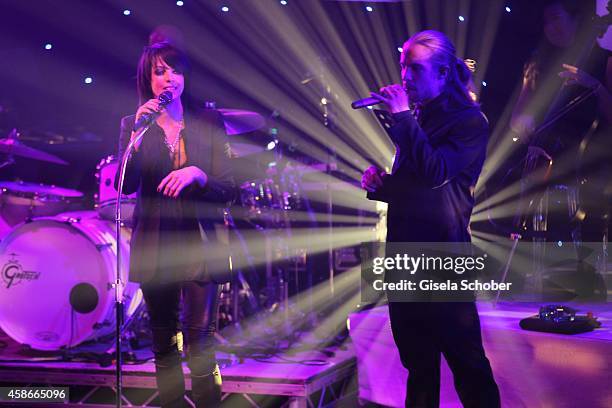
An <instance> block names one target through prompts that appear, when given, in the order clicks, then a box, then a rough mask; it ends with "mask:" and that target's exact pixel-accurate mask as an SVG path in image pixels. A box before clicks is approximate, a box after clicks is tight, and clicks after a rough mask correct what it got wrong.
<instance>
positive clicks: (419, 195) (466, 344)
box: [368, 93, 500, 408]
mask: <svg viewBox="0 0 612 408" xmlns="http://www.w3.org/2000/svg"><path fill="white" fill-rule="evenodd" d="M393 119H394V121H395V123H394V124H393V125H392V126H391V127H390V128H388V129H387V130H388V133H389V136H390V137H391V140H392V141H393V143H394V144H395V147H396V149H397V152H396V157H395V162H394V164H393V170H392V171H391V174H390V175H388V176H385V177H384V178H383V186H382V187H381V188H379V189H378V190H377V191H376V192H375V193H368V198H370V199H373V200H379V201H385V202H387V203H388V204H389V207H388V214H387V241H388V242H469V241H470V232H469V220H470V216H471V213H472V208H473V206H474V197H473V192H474V187H475V185H476V181H477V180H478V176H479V174H480V171H481V169H482V165H483V163H484V159H485V154H486V147H487V139H488V135H489V129H488V124H487V121H486V118H485V117H484V116H483V114H482V113H481V111H480V109H479V108H478V106H475V105H471V104H468V103H467V102H464V103H462V102H460V101H457V100H455V98H453V97H451V95H449V94H448V93H443V94H441V95H440V96H438V97H437V98H435V99H434V100H432V101H430V102H429V103H428V104H427V105H426V106H424V107H423V108H422V109H421V110H420V114H419V115H418V119H415V118H414V117H413V115H412V113H411V112H402V113H399V114H395V115H394V117H393ZM389 315H390V320H391V329H392V332H393V337H394V339H395V343H396V344H397V347H398V349H399V353H400V357H401V360H402V364H403V365H404V367H406V368H407V369H408V371H409V376H408V384H407V395H406V406H408V407H411V408H412V407H428V408H429V407H438V406H439V402H440V396H439V394H440V353H443V354H444V356H445V358H446V360H447V362H448V364H449V366H450V368H451V370H452V371H453V375H454V378H455V388H456V389H457V393H458V394H459V397H460V399H461V401H462V403H463V405H464V406H466V407H483V408H484V407H486V408H494V407H499V406H500V397H499V391H498V389H497V384H496V383H495V380H494V378H493V373H492V371H491V366H490V364H489V361H488V359H487V358H486V356H485V353H484V349H483V347H482V339H481V335H480V321H479V319H478V313H477V310H476V306H475V304H474V303H473V302H467V303H402V302H390V304H389Z"/></svg>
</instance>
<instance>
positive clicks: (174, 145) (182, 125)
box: [164, 119, 185, 155]
mask: <svg viewBox="0 0 612 408" xmlns="http://www.w3.org/2000/svg"><path fill="white" fill-rule="evenodd" d="M184 128H185V123H184V122H183V119H181V121H180V122H179V130H178V132H176V137H175V138H174V141H173V142H172V143H169V142H168V139H167V138H166V137H164V144H165V145H166V147H167V148H168V150H170V153H172V154H173V155H174V152H175V151H176V148H177V146H178V143H179V140H181V131H182V130H183V129H184Z"/></svg>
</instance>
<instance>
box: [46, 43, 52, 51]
mask: <svg viewBox="0 0 612 408" xmlns="http://www.w3.org/2000/svg"><path fill="white" fill-rule="evenodd" d="M51 48H53V45H52V44H51V43H47V44H45V50H50V49H51Z"/></svg>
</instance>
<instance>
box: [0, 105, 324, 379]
mask: <svg viewBox="0 0 612 408" xmlns="http://www.w3.org/2000/svg"><path fill="white" fill-rule="evenodd" d="M211 107H212V108H214V106H211ZM219 111H220V112H221V114H222V115H223V118H224V123H225V127H226V133H227V134H228V136H230V144H231V146H232V153H233V155H234V157H244V156H246V155H251V154H258V153H263V152H266V151H268V150H269V149H268V148H266V147H260V146H258V145H257V144H256V143H253V144H250V145H249V147H248V148H247V147H245V146H246V145H247V144H245V143H242V144H241V143H232V136H234V135H244V134H247V133H251V132H255V131H258V130H260V129H261V128H263V127H264V126H265V125H266V121H265V119H263V117H261V115H259V114H257V113H254V112H249V111H240V110H236V109H219ZM144 131H146V129H144ZM144 131H143V132H141V133H142V134H144ZM272 133H273V137H274V143H275V149H274V152H272V153H273V154H274V159H275V162H276V163H282V162H283V157H282V151H281V147H280V146H281V144H280V143H279V141H278V139H277V136H278V135H277V133H275V132H272ZM235 146H238V148H237V149H234V147H235ZM15 157H21V158H28V159H33V160H38V161H42V162H47V163H54V164H59V165H68V163H67V162H66V161H64V160H63V159H61V158H59V157H57V156H54V155H52V154H49V153H46V152H43V151H41V150H38V149H35V148H32V147H29V146H27V145H25V144H24V143H22V142H21V141H20V140H19V133H18V132H17V131H16V130H13V131H12V132H11V133H10V134H9V135H8V137H7V138H5V139H0V159H4V160H2V162H1V163H0V167H5V166H9V165H11V164H13V163H15ZM122 166H125V162H123V163H119V161H118V160H117V158H116V157H115V156H112V155H111V156H107V157H105V158H103V159H101V160H100V161H99V163H98V164H97V166H96V172H95V177H96V180H97V185H98V192H97V194H96V195H95V196H94V210H95V211H82V208H83V205H82V198H83V193H81V192H79V191H76V190H70V189H66V188H61V187H57V186H48V185H44V184H37V183H27V182H22V181H16V182H15V181H5V182H2V181H0V210H2V212H1V213H0V218H1V219H2V220H3V221H5V222H6V225H4V227H5V228H4V230H1V229H0V253H2V254H8V253H11V254H18V258H19V259H13V261H15V262H17V263H19V265H20V266H21V267H22V269H25V270H36V269H37V268H38V269H39V272H40V271H43V273H42V274H39V277H40V279H41V282H40V283H41V284H43V285H44V284H45V280H44V279H42V277H44V276H45V275H47V276H48V277H50V278H51V279H56V280H58V281H61V279H58V276H55V277H53V276H54V275H53V274H52V273H51V272H52V271H51V268H60V267H59V266H58V265H57V262H38V261H40V260H42V259H43V258H46V259H47V260H49V259H51V260H55V261H58V262H59V261H60V260H61V259H60V258H62V256H59V255H62V254H59V252H62V253H65V254H66V258H65V259H64V260H63V263H62V262H60V263H62V265H63V268H66V267H71V266H74V265H70V264H71V263H75V264H79V262H77V261H78V260H80V259H81V258H82V257H81V255H80V253H85V252H87V250H89V249H91V248H95V249H96V250H98V251H104V250H106V248H108V249H110V252H111V253H112V256H114V257H115V259H116V260H115V262H113V263H109V262H108V261H107V260H104V261H101V260H99V259H98V260H97V261H93V263H94V264H95V263H97V264H103V265H106V266H104V267H102V268H101V269H100V270H98V271H94V270H93V269H91V270H87V267H85V266H84V265H82V262H81V263H80V264H79V265H80V266H79V267H77V268H76V269H75V270H77V269H79V268H81V269H82V270H83V271H84V275H85V276H83V274H81V276H80V277H79V276H78V274H73V275H71V276H72V277H73V278H72V279H74V282H73V283H69V282H66V281H65V280H64V281H63V282H65V283H63V284H65V285H66V284H69V285H73V287H72V289H74V291H72V290H71V291H66V290H58V293H60V292H61V293H63V295H62V296H64V297H65V298H66V299H68V298H69V297H70V295H74V296H76V298H77V299H78V297H79V296H78V295H79V293H81V292H82V293H81V294H86V293H88V292H87V291H88V290H90V291H91V289H94V292H96V293H97V299H98V302H99V305H98V309H100V308H102V309H104V310H103V311H102V310H98V311H97V312H96V313H97V314H98V315H99V316H98V319H97V321H96V322H93V323H92V324H91V325H90V331H89V332H87V333H85V332H84V331H87V329H86V328H85V326H79V324H81V323H80V320H81V315H78V314H77V315H75V314H74V313H75V311H76V312H77V313H78V309H79V308H78V307H76V308H75V305H76V306H79V305H78V304H72V303H70V304H68V303H69V302H67V301H63V302H60V303H61V307H59V308H58V310H57V311H56V312H52V311H49V312H50V313H55V314H56V315H55V316H52V318H50V319H39V321H40V322H47V323H48V322H50V321H56V320H58V317H59V316H60V315H62V314H65V315H66V316H68V315H69V316H70V320H71V322H70V324H69V326H70V327H71V328H73V330H72V334H73V335H72V337H71V338H68V339H67V338H64V336H63V333H61V332H62V330H64V329H61V328H60V329H58V328H57V327H63V326H62V325H59V326H57V327H54V328H51V326H47V327H43V328H40V329H38V328H35V327H30V328H29V330H30V331H31V332H33V333H34V332H36V333H38V332H46V333H47V336H46V337H45V336H44V335H41V337H42V338H44V340H41V341H37V340H36V339H32V338H29V337H27V336H22V335H20V334H18V333H14V331H12V330H11V328H10V327H5V326H6V324H5V325H2V323H1V322H0V326H2V328H3V329H5V330H4V331H5V332H7V333H8V334H9V335H11V337H13V338H15V339H16V340H17V341H18V342H20V343H22V344H28V345H29V346H30V347H32V348H34V349H40V350H48V351H52V350H60V349H71V348H72V347H74V346H76V345H78V344H80V343H82V342H85V341H87V340H91V339H94V338H100V337H106V335H107V334H108V328H109V324H110V323H112V322H114V323H115V324H116V325H117V327H118V328H119V330H116V332H117V333H123V332H125V331H126V330H129V327H128V326H129V325H130V324H131V322H132V321H133V320H134V319H133V318H134V316H137V315H139V314H140V308H142V305H143V302H142V300H141V299H142V296H141V294H140V293H139V289H138V288H137V287H136V288H134V287H132V286H133V284H131V283H127V282H128V279H127V272H126V271H127V269H128V266H127V265H128V264H129V262H128V259H129V258H128V257H129V251H128V249H129V246H128V245H127V244H128V238H129V228H130V224H131V223H130V220H131V216H132V213H133V210H134V206H135V199H136V197H135V194H132V195H122V194H120V193H119V191H120V190H121V189H119V191H118V190H116V189H115V186H114V179H115V174H116V173H117V171H119V169H120V168H122ZM303 167H307V166H301V167H300V168H297V167H296V168H293V169H292V168H291V166H290V165H289V166H287V167H286V168H283V169H282V171H281V169H276V168H272V169H271V170H270V171H268V173H267V174H266V175H265V177H264V178H260V179H257V178H256V179H252V180H249V181H246V182H244V183H241V185H240V213H241V214H240V219H241V220H242V221H246V222H247V223H248V224H250V225H251V227H252V228H254V229H255V231H258V232H259V233H262V234H263V237H264V239H265V241H266V248H267V250H266V259H265V263H266V265H265V266H266V276H265V279H266V288H265V290H266V296H267V299H268V300H269V302H270V303H272V304H269V306H270V309H273V308H278V307H280V308H281V309H284V310H285V313H288V309H289V287H288V285H289V283H288V282H289V281H290V279H289V274H291V273H294V272H296V271H297V270H298V269H305V262H304V259H303V258H304V252H305V250H302V251H299V250H297V252H296V253H295V254H292V253H290V252H291V249H289V248H288V247H287V248H285V247H283V248H276V246H278V245H280V244H279V241H280V242H285V244H286V242H287V241H286V239H285V238H286V237H287V236H290V235H291V232H290V229H291V223H292V221H291V219H290V217H289V216H288V215H289V211H292V210H305V209H306V210H309V203H308V200H307V198H306V197H305V196H304V195H303V193H302V192H301V191H300V183H301V174H302V173H303V170H304V169H303ZM325 168H327V169H329V168H335V167H333V166H331V167H330V166H327V165H326V166H325ZM120 183H121V182H120ZM78 210H81V211H78ZM113 210H114V211H113ZM113 221H114V222H115V231H114V233H113V232H112V228H109V225H110V224H111V222H113ZM225 226H226V227H227V229H229V230H230V231H231V232H232V233H233V235H232V237H233V239H234V240H237V241H238V242H239V246H238V247H237V248H238V251H241V252H243V254H244V255H245V258H246V259H252V256H251V255H250V254H249V245H248V242H247V240H246V239H245V238H244V236H243V235H242V234H241V232H240V228H239V226H237V225H236V223H235V221H234V217H232V215H231V213H230V209H226V210H225ZM53 231H56V232H53ZM57 231H60V232H61V233H59V235H57V236H53V234H56V233H57ZM51 232H53V233H51ZM61 235H65V236H67V237H72V240H73V241H75V240H76V241H75V242H76V244H74V245H75V248H81V250H77V251H75V250H74V249H71V248H69V247H66V246H63V247H62V245H63V242H64V241H66V240H64V239H59V237H60V236H61ZM277 235H280V236H281V238H282V239H280V240H279V239H275V238H277V237H276V236H277ZM37 236H38V237H39V238H36V237H37ZM75 237H76V238H75ZM38 239H40V240H41V241H46V242H47V243H48V244H47V245H49V244H50V245H49V246H50V248H56V250H57V251H58V256H55V258H54V257H53V255H50V254H47V255H46V256H40V255H41V253H40V251H41V250H40V249H39V250H36V249H33V248H32V247H29V246H28V245H32V241H36V240H38ZM66 242H67V241H66ZM285 246H286V245H285ZM28 248H29V249H28ZM234 248H235V250H236V247H234ZM86 249H87V250H86ZM28 251H30V252H28ZM294 252H295V251H294ZM92 253H93V252H92ZM279 253H283V254H284V256H285V257H287V259H286V261H287V262H284V265H282V266H281V267H278V268H277V267H274V268H273V267H272V264H273V263H274V262H278V261H279V259H278V256H275V255H278V254H279ZM72 254H74V255H76V257H75V256H74V255H72ZM92 256H93V255H92ZM99 257H102V258H105V256H103V255H102V252H100V255H99V256H98V258H99ZM56 258H57V259H56ZM93 258H96V256H93ZM93 258H92V259H93ZM75 259H77V261H75ZM300 260H301V262H300ZM28 262H30V263H32V262H33V264H34V265H35V266H28V265H26V264H27V263H28ZM247 267H248V268H249V269H252V270H255V269H256V266H255V265H253V264H251V265H247ZM296 268H297V269H296ZM73 269H74V268H73ZM110 269H116V271H115V273H114V276H113V278H111V273H112V272H111V271H110ZM234 269H238V270H237V273H236V274H234V276H235V277H236V279H235V281H234V282H231V284H230V285H229V286H230V287H232V289H231V290H230V291H229V293H230V294H229V299H231V300H230V301H229V303H230V304H231V314H232V319H231V320H232V323H237V322H238V321H239V320H240V318H241V313H240V309H241V307H240V302H241V299H239V296H245V297H246V299H247V301H248V302H249V305H250V309H251V310H253V311H255V312H258V311H259V310H261V308H262V305H261V304H259V299H258V298H257V297H256V296H255V294H254V292H253V290H252V289H251V285H250V284H249V279H247V275H246V274H245V273H243V271H242V270H240V268H237V267H234ZM45 270H46V271H48V272H47V273H44V271H45ZM92 274H94V275H95V274H101V275H103V276H105V280H106V281H107V284H104V285H102V284H99V283H97V282H96V283H93V280H94V279H93V275H92ZM276 275H278V276H276ZM24 276H25V275H24ZM24 279H25V278H24ZM87 280H90V282H85V283H88V285H85V286H82V285H81V286H79V283H83V281H87ZM47 284H48V283H47ZM21 286H26V285H21ZM77 286H78V288H77ZM239 287H242V290H238V288H239ZM75 288H76V289H75ZM79 288H81V289H82V290H81V291H80V290H79ZM83 288H84V289H83ZM64 289H66V288H64ZM124 289H125V290H126V291H127V292H126V293H125V294H126V295H127V296H128V298H129V301H130V305H129V307H128V310H127V314H125V313H124V312H123V309H124V307H123V302H122V301H121V299H122V298H123V293H122V292H123V290H124ZM297 289H298V288H297V287H296V290H297ZM41 290H42V289H41ZM110 290H114V292H115V296H114V297H115V303H116V304H115V309H116V311H117V313H116V314H115V318H114V319H113V318H112V316H110V315H109V313H110V312H109V310H110V303H108V298H109V295H110V293H109V291H110ZM64 292H66V293H64ZM68 292H70V293H68ZM72 292H74V293H72ZM15 293H17V292H15ZM245 294H246V295H245ZM21 296H24V299H27V298H28V296H26V295H25V294H22V295H21ZM227 297H228V296H226V298H227ZM102 304H103V305H102ZM100 305H102V306H100ZM274 305H276V306H274ZM68 309H71V310H68ZM98 312H99V313H98ZM32 314H33V315H38V316H41V314H40V312H38V313H37V312H36V311H32ZM43 315H44V314H43ZM75 316H76V317H77V319H76V321H75ZM124 317H126V318H127V320H126V321H125V323H124V322H123V321H124ZM59 320H61V319H59ZM75 324H76V325H77V326H78V327H77V331H76V333H75V332H74V325H75ZM88 324H89V323H88ZM9 326H10V324H9ZM94 327H95V328H94ZM101 328H105V329H103V330H102V329H101ZM7 329H8V330H7ZM50 333H55V334H53V335H51V334H50ZM50 338H54V339H55V340H54V341H50V340H49V339H50ZM114 349H115V350H117V349H119V350H120V349H121V336H117V340H116V344H115V348H114ZM112 351H114V350H112V349H111V352H112ZM119 359H120V356H119V355H118V360H119ZM119 363H120V362H119ZM119 371H120V370H119Z"/></svg>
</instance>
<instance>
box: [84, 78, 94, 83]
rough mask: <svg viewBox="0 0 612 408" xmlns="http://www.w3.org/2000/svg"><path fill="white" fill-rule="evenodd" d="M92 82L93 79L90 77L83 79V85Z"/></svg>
mask: <svg viewBox="0 0 612 408" xmlns="http://www.w3.org/2000/svg"><path fill="white" fill-rule="evenodd" d="M92 82H93V79H92V78H91V77H87V78H85V83H86V84H91V83H92Z"/></svg>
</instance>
